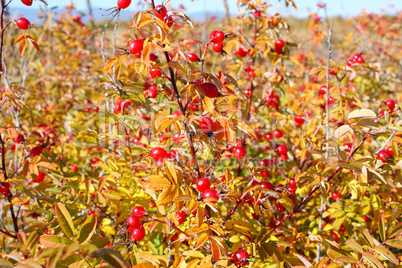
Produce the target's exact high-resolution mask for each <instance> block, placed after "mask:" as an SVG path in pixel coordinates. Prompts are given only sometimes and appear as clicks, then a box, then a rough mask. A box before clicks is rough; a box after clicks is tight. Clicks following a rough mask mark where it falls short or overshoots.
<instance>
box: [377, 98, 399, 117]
mask: <svg viewBox="0 0 402 268" xmlns="http://www.w3.org/2000/svg"><path fill="white" fill-rule="evenodd" d="M385 105H387V106H388V109H389V111H390V112H391V113H392V112H393V111H394V110H395V106H396V102H395V101H394V100H387V101H385ZM386 113H387V111H386V110H384V109H381V112H380V114H381V116H385V115H386Z"/></svg>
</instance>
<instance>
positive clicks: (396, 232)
mask: <svg viewBox="0 0 402 268" xmlns="http://www.w3.org/2000/svg"><path fill="white" fill-rule="evenodd" d="M401 233H402V222H400V223H399V224H397V225H396V226H395V227H394V228H392V230H391V231H389V234H388V237H389V238H393V237H395V236H398V235H399V234H401Z"/></svg>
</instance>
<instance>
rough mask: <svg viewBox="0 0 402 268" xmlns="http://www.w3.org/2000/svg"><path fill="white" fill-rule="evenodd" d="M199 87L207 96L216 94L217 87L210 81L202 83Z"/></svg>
mask: <svg viewBox="0 0 402 268" xmlns="http://www.w3.org/2000/svg"><path fill="white" fill-rule="evenodd" d="M199 87H200V88H201V89H202V90H203V91H204V93H205V96H207V97H208V98H215V97H217V96H218V93H219V91H218V87H217V86H216V85H215V84H213V83H211V82H205V83H202V84H201V85H200V86H199Z"/></svg>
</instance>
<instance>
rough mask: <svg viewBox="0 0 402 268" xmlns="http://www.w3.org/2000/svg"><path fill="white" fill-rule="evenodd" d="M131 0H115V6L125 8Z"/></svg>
mask: <svg viewBox="0 0 402 268" xmlns="http://www.w3.org/2000/svg"><path fill="white" fill-rule="evenodd" d="M130 4H131V0H117V6H118V7H119V8H120V9H126V8H128V7H129V6H130Z"/></svg>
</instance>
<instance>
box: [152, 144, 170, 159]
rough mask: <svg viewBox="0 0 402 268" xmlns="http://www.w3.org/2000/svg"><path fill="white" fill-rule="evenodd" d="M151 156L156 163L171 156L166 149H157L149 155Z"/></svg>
mask: <svg viewBox="0 0 402 268" xmlns="http://www.w3.org/2000/svg"><path fill="white" fill-rule="evenodd" d="M149 155H150V156H151V157H152V159H153V160H154V161H155V162H158V161H160V160H163V159H165V158H168V157H169V155H168V153H167V152H166V151H165V149H163V148H161V147H155V148H153V149H152V150H151V152H150V153H149Z"/></svg>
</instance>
